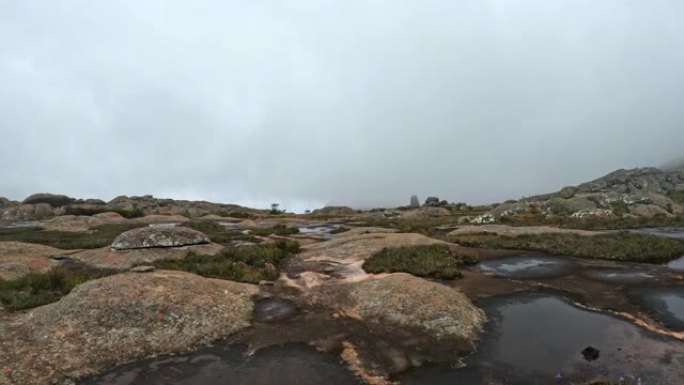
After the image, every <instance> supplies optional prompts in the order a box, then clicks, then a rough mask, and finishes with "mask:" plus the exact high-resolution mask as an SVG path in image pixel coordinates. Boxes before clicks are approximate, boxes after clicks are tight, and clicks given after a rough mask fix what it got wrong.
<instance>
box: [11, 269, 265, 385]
mask: <svg viewBox="0 0 684 385" xmlns="http://www.w3.org/2000/svg"><path fill="white" fill-rule="evenodd" d="M256 292H257V288H256V287H255V286H253V285H248V284H242V283H236V282H229V281H223V280H215V279H208V278H202V277H200V276H197V275H194V274H189V273H184V272H171V271H154V272H148V273H145V274H139V273H124V274H118V275H114V276H110V277H107V278H103V279H98V280H94V281H89V282H86V283H84V284H82V285H79V286H78V287H77V288H76V289H74V290H73V291H72V292H71V293H70V294H69V295H67V296H66V297H64V298H62V299H61V300H60V301H59V302H56V303H52V304H49V305H46V306H42V307H39V308H36V309H34V310H31V311H29V312H26V313H19V314H16V315H13V316H12V317H11V318H10V319H8V320H3V322H0V335H2V338H1V339H0V368H2V369H3V370H2V371H0V383H3V380H4V381H5V382H4V383H10V384H22V385H34V384H35V385H43V384H52V383H63V382H64V381H67V380H68V379H73V380H76V379H79V378H83V377H85V376H90V375H93V374H96V373H99V372H101V371H103V370H106V369H108V368H111V367H113V366H116V365H118V364H121V363H124V362H127V361H130V360H133V359H136V358H142V357H147V356H151V355H158V354H168V353H172V352H183V351H188V350H190V349H192V348H193V347H195V346H198V345H200V344H203V343H208V342H211V341H214V340H217V339H220V338H223V337H226V336H228V335H231V334H233V333H235V332H236V331H238V330H240V329H243V328H245V327H247V326H249V325H250V318H251V316H252V309H253V303H252V300H251V297H252V296H253V295H254V294H256Z"/></svg>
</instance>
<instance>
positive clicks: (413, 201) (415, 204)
mask: <svg viewBox="0 0 684 385" xmlns="http://www.w3.org/2000/svg"><path fill="white" fill-rule="evenodd" d="M411 207H420V201H419V200H418V197H417V196H415V195H414V196H412V197H411Z"/></svg>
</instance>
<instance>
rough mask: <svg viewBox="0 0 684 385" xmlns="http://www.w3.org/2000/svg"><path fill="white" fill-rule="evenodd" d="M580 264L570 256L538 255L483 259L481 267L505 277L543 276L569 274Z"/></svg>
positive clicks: (482, 269) (485, 270)
mask: <svg viewBox="0 0 684 385" xmlns="http://www.w3.org/2000/svg"><path fill="white" fill-rule="evenodd" d="M577 267H578V264H577V263H576V262H574V261H572V260H571V259H568V258H557V257H547V256H538V255H521V256H516V257H506V258H496V259H489V260H486V261H482V262H480V264H479V268H480V270H481V271H484V272H491V273H494V274H495V275H496V276H497V277H503V278H543V277H555V276H560V275H564V274H569V273H571V272H572V271H574V270H576V269H577Z"/></svg>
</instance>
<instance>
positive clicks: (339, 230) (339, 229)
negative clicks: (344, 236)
mask: <svg viewBox="0 0 684 385" xmlns="http://www.w3.org/2000/svg"><path fill="white" fill-rule="evenodd" d="M349 230H351V229H350V228H349V227H346V226H340V227H335V228H334V229H332V230H330V234H340V233H346V232H347V231H349Z"/></svg>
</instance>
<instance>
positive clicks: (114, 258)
mask: <svg viewBox="0 0 684 385" xmlns="http://www.w3.org/2000/svg"><path fill="white" fill-rule="evenodd" d="M221 250H223V246H221V245H217V244H215V243H208V244H204V245H193V246H182V247H153V248H149V249H128V250H115V249H112V248H110V247H103V248H100V249H90V250H83V251H80V252H77V253H75V254H73V255H71V258H72V259H73V260H76V261H79V262H82V263H83V264H85V265H87V266H90V267H93V268H96V269H112V270H128V269H130V268H132V267H133V266H136V265H140V264H150V263H153V262H154V261H158V260H162V259H183V258H185V256H186V255H188V253H190V252H194V253H196V254H202V255H214V254H217V253H219V252H220V251H221Z"/></svg>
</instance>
